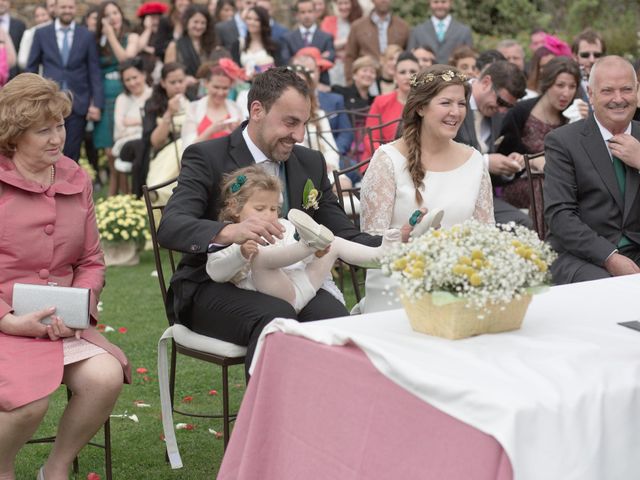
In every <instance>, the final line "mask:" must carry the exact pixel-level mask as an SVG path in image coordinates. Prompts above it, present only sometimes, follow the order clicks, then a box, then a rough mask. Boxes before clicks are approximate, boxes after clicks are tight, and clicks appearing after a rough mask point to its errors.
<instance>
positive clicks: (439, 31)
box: [436, 20, 446, 42]
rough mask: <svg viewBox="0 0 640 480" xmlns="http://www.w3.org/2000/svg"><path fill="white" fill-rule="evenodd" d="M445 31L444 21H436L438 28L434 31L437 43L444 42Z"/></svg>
mask: <svg viewBox="0 0 640 480" xmlns="http://www.w3.org/2000/svg"><path fill="white" fill-rule="evenodd" d="M445 32H446V30H445V28H444V20H439V21H438V28H437V29H436V36H437V37H438V41H439V42H442V41H443V40H444V34H445Z"/></svg>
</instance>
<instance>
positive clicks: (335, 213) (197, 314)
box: [158, 124, 380, 366]
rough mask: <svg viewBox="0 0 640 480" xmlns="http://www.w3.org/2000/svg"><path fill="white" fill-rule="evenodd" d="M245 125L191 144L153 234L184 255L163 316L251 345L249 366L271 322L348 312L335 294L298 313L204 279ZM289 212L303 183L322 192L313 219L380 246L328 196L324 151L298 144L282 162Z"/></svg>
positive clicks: (241, 152)
mask: <svg viewBox="0 0 640 480" xmlns="http://www.w3.org/2000/svg"><path fill="white" fill-rule="evenodd" d="M245 126H246V124H243V125H242V126H241V127H239V128H237V129H236V130H235V131H234V132H233V133H232V134H231V135H229V136H228V137H224V138H220V139H216V140H210V141H206V142H202V143H197V144H194V145H191V146H190V147H189V148H187V150H185V152H184V155H183V157H182V170H181V172H180V177H179V178H178V186H177V187H176V189H175V191H174V193H173V195H172V197H171V199H170V200H169V203H168V205H167V207H166V209H165V211H164V215H163V218H162V222H161V223H160V228H159V231H158V235H159V240H160V243H161V244H162V245H163V246H165V247H168V248H171V249H174V250H178V251H181V252H184V253H185V255H184V257H183V259H182V261H181V262H180V265H179V266H178V270H177V271H176V273H175V275H174V276H173V278H172V279H171V288H170V290H169V294H168V298H167V312H168V314H169V316H170V317H171V318H173V319H174V320H175V321H176V322H178V323H181V324H184V325H186V326H188V327H190V328H191V329H192V330H194V331H195V332H197V333H201V334H204V335H208V336H211V337H215V338H219V339H222V340H225V341H228V342H232V343H235V344H239V345H248V347H249V348H248V353H247V366H248V365H249V364H250V361H251V356H252V355H253V350H254V348H255V345H256V342H257V339H258V336H259V335H260V331H261V330H262V328H263V327H264V326H265V325H266V324H267V323H268V322H269V321H271V320H272V319H273V318H276V317H286V318H297V319H298V320H299V321H309V320H320V319H323V318H331V317H336V316H341V315H346V314H347V311H346V309H345V308H344V306H343V305H342V304H340V303H339V302H338V301H337V300H336V299H335V298H334V297H333V296H331V295H330V294H329V293H327V292H326V291H324V290H320V291H319V292H318V294H317V296H316V297H315V298H314V299H313V300H311V302H309V304H308V305H307V306H306V307H305V308H304V309H303V310H302V311H301V312H300V313H299V314H296V313H295V311H294V309H293V307H291V305H289V304H288V303H287V302H285V301H283V300H280V299H277V298H275V297H271V296H269V295H264V294H261V293H258V292H255V291H249V290H243V289H240V288H237V287H236V286H234V285H233V284H231V283H215V282H213V281H212V280H211V279H210V278H209V277H208V275H207V272H206V269H205V266H206V262H207V255H206V254H207V248H208V246H209V245H210V244H211V242H212V239H213V238H214V237H215V236H216V235H217V234H218V232H220V230H222V228H223V227H224V226H225V225H226V223H224V222H219V221H218V220H217V219H218V215H219V211H220V184H221V181H222V176H223V174H224V173H228V172H232V171H234V170H237V169H239V168H242V167H247V166H249V165H253V164H254V163H255V162H254V159H253V157H252V155H251V153H250V152H249V149H248V147H247V144H246V143H245V141H244V138H243V137H242V129H243V128H244V127H245ZM285 166H286V175H287V192H288V199H289V206H290V208H297V209H302V203H303V198H302V193H303V189H304V185H305V183H306V181H307V180H308V179H310V180H311V181H312V182H313V184H314V185H315V186H316V188H318V190H320V191H322V198H321V199H320V202H319V208H318V210H308V211H307V213H309V214H310V215H311V216H313V218H314V219H315V220H316V221H317V222H318V223H321V224H323V225H325V226H327V227H328V228H329V229H331V231H332V232H333V233H334V234H336V235H337V236H339V237H343V238H346V239H349V240H353V241H356V242H359V243H363V244H368V245H378V244H379V243H380V238H379V237H371V236H369V235H367V234H364V233H360V231H359V230H357V229H356V228H355V227H354V225H353V223H351V222H350V221H349V219H348V218H347V216H346V214H345V213H344V211H343V210H342V209H341V208H340V206H339V205H338V201H337V198H336V196H335V195H334V194H333V192H332V191H331V184H330V183H329V179H328V177H327V173H326V168H327V167H326V164H325V161H324V158H323V156H322V154H321V153H319V152H317V151H315V150H310V149H308V148H305V147H301V146H295V147H294V148H293V152H292V153H291V156H290V157H289V159H288V160H287V161H286V163H285Z"/></svg>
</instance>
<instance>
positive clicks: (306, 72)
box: [287, 65, 312, 77]
mask: <svg viewBox="0 0 640 480" xmlns="http://www.w3.org/2000/svg"><path fill="white" fill-rule="evenodd" d="M287 70H289V71H290V72H294V73H302V74H303V75H305V76H307V77H310V76H311V73H312V72H311V70H309V69H308V68H306V67H303V66H302V65H287Z"/></svg>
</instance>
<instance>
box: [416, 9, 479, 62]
mask: <svg viewBox="0 0 640 480" xmlns="http://www.w3.org/2000/svg"><path fill="white" fill-rule="evenodd" d="M424 45H428V46H429V47H431V48H432V49H433V51H434V52H435V54H436V62H437V63H442V64H447V63H449V57H450V56H451V53H452V52H453V51H454V50H455V48H456V47H458V46H460V45H469V46H472V45H473V39H472V38H471V29H470V28H469V27H468V26H467V25H465V24H464V23H460V22H458V21H457V20H455V19H453V18H452V19H451V23H450V24H449V28H447V31H446V32H445V34H444V40H443V41H442V42H439V41H438V36H437V35H436V30H435V28H433V23H432V22H431V17H429V18H428V19H427V21H426V22H423V23H421V24H420V25H417V26H415V27H413V29H412V30H411V35H409V43H408V45H407V49H408V50H411V49H413V48H416V47H419V46H424Z"/></svg>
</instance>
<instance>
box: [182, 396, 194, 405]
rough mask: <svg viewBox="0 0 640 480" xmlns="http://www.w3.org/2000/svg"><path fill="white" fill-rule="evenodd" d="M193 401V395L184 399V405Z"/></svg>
mask: <svg viewBox="0 0 640 480" xmlns="http://www.w3.org/2000/svg"><path fill="white" fill-rule="evenodd" d="M192 401H193V397H192V396H191V395H187V396H185V397H182V403H191V402H192Z"/></svg>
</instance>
